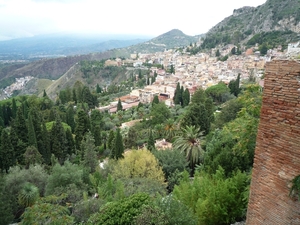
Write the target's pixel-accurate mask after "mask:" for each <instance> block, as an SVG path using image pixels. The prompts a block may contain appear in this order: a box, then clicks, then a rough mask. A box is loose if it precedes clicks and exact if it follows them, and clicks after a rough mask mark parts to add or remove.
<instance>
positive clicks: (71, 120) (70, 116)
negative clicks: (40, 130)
mask: <svg viewBox="0 0 300 225" xmlns="http://www.w3.org/2000/svg"><path fill="white" fill-rule="evenodd" d="M66 123H67V124H68V125H69V126H70V127H71V129H72V132H74V131H75V127H76V123H75V112H74V108H73V106H72V105H70V106H69V107H68V108H67V112H66Z"/></svg>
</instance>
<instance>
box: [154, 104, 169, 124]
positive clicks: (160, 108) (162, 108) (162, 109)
mask: <svg viewBox="0 0 300 225" xmlns="http://www.w3.org/2000/svg"><path fill="white" fill-rule="evenodd" d="M150 115H151V117H152V118H151V124H152V125H156V124H162V123H164V122H165V121H166V120H167V119H169V118H171V112H170V110H169V108H168V107H167V106H166V104H165V103H164V102H160V103H158V104H154V105H153V106H152V109H151V113H150Z"/></svg>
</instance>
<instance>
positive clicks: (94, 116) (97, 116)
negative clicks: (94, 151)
mask: <svg viewBox="0 0 300 225" xmlns="http://www.w3.org/2000/svg"><path fill="white" fill-rule="evenodd" d="M97 126H98V127H99V128H100V130H101V129H103V126H104V123H103V115H102V113H101V112H100V111H99V110H97V109H94V110H92V112H91V132H92V134H93V135H94V136H95V129H96V127H97ZM95 141H96V139H95Z"/></svg>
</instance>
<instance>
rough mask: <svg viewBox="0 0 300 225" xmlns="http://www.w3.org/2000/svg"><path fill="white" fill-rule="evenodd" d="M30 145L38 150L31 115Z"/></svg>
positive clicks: (29, 118) (29, 123) (29, 124)
mask: <svg viewBox="0 0 300 225" xmlns="http://www.w3.org/2000/svg"><path fill="white" fill-rule="evenodd" d="M28 145H29V146H34V147H35V148H37V147H38V146H37V140H36V134H35V130H34V126H33V122H32V117H31V114H30V113H29V115H28Z"/></svg>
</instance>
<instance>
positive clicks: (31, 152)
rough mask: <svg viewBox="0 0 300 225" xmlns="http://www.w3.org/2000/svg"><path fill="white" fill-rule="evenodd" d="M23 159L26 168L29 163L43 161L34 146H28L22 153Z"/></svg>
mask: <svg viewBox="0 0 300 225" xmlns="http://www.w3.org/2000/svg"><path fill="white" fill-rule="evenodd" d="M24 161H25V165H26V167H27V168H28V167H29V165H34V164H41V163H42V162H43V158H42V155H41V154H40V153H39V151H38V150H37V148H36V147H35V146H28V147H27V148H26V151H25V153H24Z"/></svg>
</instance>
